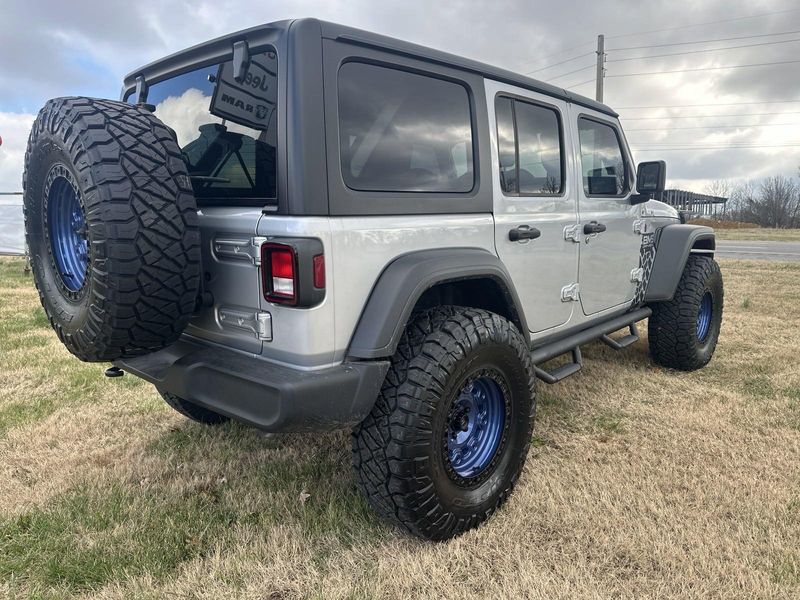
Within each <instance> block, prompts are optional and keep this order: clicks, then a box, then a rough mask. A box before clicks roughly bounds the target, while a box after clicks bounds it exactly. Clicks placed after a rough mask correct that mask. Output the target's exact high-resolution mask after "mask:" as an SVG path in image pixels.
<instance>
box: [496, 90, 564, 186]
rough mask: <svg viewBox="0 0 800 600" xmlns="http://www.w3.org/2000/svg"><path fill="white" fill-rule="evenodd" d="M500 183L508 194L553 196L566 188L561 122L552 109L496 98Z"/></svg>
mask: <svg viewBox="0 0 800 600" xmlns="http://www.w3.org/2000/svg"><path fill="white" fill-rule="evenodd" d="M495 115H496V118H497V144H498V148H497V150H498V156H499V160H500V185H501V187H502V188H503V191H504V192H505V193H507V194H522V195H543V196H554V195H558V194H560V193H561V192H562V190H563V188H564V183H563V176H562V164H561V154H562V152H561V124H560V121H559V116H558V112H556V111H555V110H554V109H552V108H547V107H545V106H539V105H538V104H530V103H528V102H523V101H520V100H512V99H511V98H505V97H500V98H498V99H497V100H496V101H495Z"/></svg>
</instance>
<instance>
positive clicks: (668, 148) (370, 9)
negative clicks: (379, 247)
mask: <svg viewBox="0 0 800 600" xmlns="http://www.w3.org/2000/svg"><path fill="white" fill-rule="evenodd" d="M0 14H1V16H2V18H0V40H1V42H0V136H2V138H3V145H2V146H1V147H0V191H16V190H19V189H20V188H21V172H22V158H23V154H24V150H25V144H26V141H27V135H28V131H29V129H30V125H31V122H32V121H33V118H34V115H35V113H36V112H37V111H38V109H39V108H40V107H41V105H42V104H43V102H44V101H45V100H46V99H48V98H51V97H54V96H63V95H88V96H98V97H108V98H117V97H118V95H119V90H120V83H121V80H122V77H123V76H124V75H125V74H126V73H128V72H129V71H131V70H133V69H135V68H136V67H138V66H140V65H142V64H144V63H147V62H149V61H151V60H153V59H155V58H158V57H160V56H163V55H165V54H168V53H171V52H174V51H177V50H180V49H182V48H185V47H188V46H191V45H193V44H196V43H199V42H201V41H204V40H206V39H209V38H213V37H216V36H219V35H222V34H226V33H229V32H232V31H236V30H238V29H243V28H246V27H250V26H252V25H255V24H259V23H265V22H269V21H274V20H279V19H284V18H293V17H301V16H316V17H319V18H322V19H326V20H331V21H336V22H340V23H345V24H348V25H352V26H356V27H361V28H365V29H369V30H372V31H376V32H379V33H383V34H387V35H391V36H395V37H398V38H402V39H406V40H410V41H413V42H416V43H419V44H424V45H428V46H432V47H435V48H439V49H442V50H446V51H449V52H453V53H456V54H460V55H464V56H468V57H470V58H475V59H478V60H481V61H484V62H488V63H492V64H496V65H499V66H501V67H505V68H508V69H511V70H514V71H518V72H522V73H529V72H532V76H534V77H537V78H539V79H542V80H545V81H552V82H553V83H554V84H558V85H560V86H565V87H572V86H576V85H577V87H574V88H573V89H574V90H575V91H577V92H579V93H583V94H586V95H589V96H592V95H593V94H594V81H593V78H594V67H593V64H594V54H593V50H594V47H595V44H596V37H597V34H600V33H602V34H604V35H606V38H607V41H606V47H607V50H608V61H609V62H608V64H607V69H608V71H607V74H608V78H607V79H606V97H605V100H606V102H607V103H608V104H610V105H611V106H612V107H614V108H616V109H617V110H618V111H619V112H620V114H621V115H622V119H623V124H624V126H625V129H626V131H627V135H628V140H629V142H630V144H631V146H632V147H633V148H634V155H635V159H636V160H637V161H639V160H648V159H655V158H663V159H665V160H667V162H668V185H669V186H670V187H681V188H685V189H693V190H696V191H703V190H704V189H705V187H706V186H707V185H708V183H709V182H710V181H711V180H715V179H731V180H740V179H745V178H750V179H758V178H760V177H764V176H767V175H771V174H774V173H783V174H786V175H792V176H794V175H796V174H797V169H798V166H800V5H798V4H797V2H796V0H763V1H760V0H750V1H740V0H704V1H703V2H697V1H695V0H692V1H688V0H647V1H642V0H596V1H594V2H591V3H589V2H585V1H582V0H561V1H559V2H541V1H538V0H494V1H493V2H485V1H471V0H460V1H459V0H453V1H450V2H440V3H437V2H431V1H430V0H423V1H419V0H402V1H394V2H388V1H386V2H375V1H374V0H353V1H350V2H343V1H339V0H324V1H323V0H318V1H312V0H293V1H283V0H280V1H269V0H260V1H258V2H244V1H236V0H213V1H206V0H193V1H184V0H158V1H146V0H137V1H135V2H131V1H130V0H125V1H117V0H95V1H90V0H81V1H78V2H69V3H65V2H60V1H59V2H57V1H56V0H2V10H1V11H0ZM709 40H717V41H709ZM695 42H702V43H695ZM734 46H736V47H735V48H734ZM722 48H725V49H724V50H723V49H722ZM711 49H714V50H711ZM709 50H711V51H709ZM656 55H657V56H656ZM664 55H669V56H664ZM648 56H650V57H652V58H644V57H648ZM568 59H574V60H568ZM555 63H560V64H555ZM767 63H781V64H767ZM549 65H554V66H551V68H546V69H542V67H547V66H549ZM731 65H751V66H746V67H742V66H739V67H737V68H731V69H727V68H719V67H727V66H731ZM755 65H758V66H755ZM654 72H655V73H657V74H645V75H635V76H628V75H630V74H634V73H636V74H640V73H654ZM584 82H588V83H584ZM579 84H582V85H579ZM686 105H694V106H692V107H687V106H686ZM638 107H651V108H638ZM731 146H733V147H734V148H731Z"/></svg>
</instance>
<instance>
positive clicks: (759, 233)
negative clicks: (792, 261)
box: [716, 228, 800, 242]
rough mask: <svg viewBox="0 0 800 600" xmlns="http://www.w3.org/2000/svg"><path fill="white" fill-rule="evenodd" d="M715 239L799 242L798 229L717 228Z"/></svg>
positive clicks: (799, 232) (799, 231) (799, 233)
mask: <svg viewBox="0 0 800 600" xmlns="http://www.w3.org/2000/svg"><path fill="white" fill-rule="evenodd" d="M716 234H717V239H720V240H732V241H736V240H740V241H747V242H762V241H763V242H800V229H763V228H755V229H719V230H716Z"/></svg>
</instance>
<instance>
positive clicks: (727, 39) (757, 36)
mask: <svg viewBox="0 0 800 600" xmlns="http://www.w3.org/2000/svg"><path fill="white" fill-rule="evenodd" d="M795 33H800V29H797V30H795V31H784V32H781V33H762V34H760V35H742V36H738V37H728V38H715V39H713V40H697V41H695V42H673V43H672V44H653V45H651V46H627V47H624V48H609V52H611V51H614V52H619V51H622V50H648V49H650V48H667V47H668V46H689V45H692V44H708V43H712V42H732V41H735V40H749V39H753V38H762V37H774V36H779V35H792V34H795Z"/></svg>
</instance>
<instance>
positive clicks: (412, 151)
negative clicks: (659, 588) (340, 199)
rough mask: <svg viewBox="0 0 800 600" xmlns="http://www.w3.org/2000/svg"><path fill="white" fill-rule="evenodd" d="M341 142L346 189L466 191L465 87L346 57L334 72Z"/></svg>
mask: <svg viewBox="0 0 800 600" xmlns="http://www.w3.org/2000/svg"><path fill="white" fill-rule="evenodd" d="M338 86H339V146H340V151H341V157H342V176H343V177H344V181H345V183H346V184H347V186H348V187H350V188H352V189H356V190H365V191H387V192H469V191H470V190H471V189H472V187H473V182H474V175H473V163H472V124H471V118H470V104H469V96H468V94H467V90H466V89H465V88H464V87H463V86H461V85H458V84H456V83H452V82H449V81H444V80H441V79H436V78H433V77H426V76H423V75H417V74H414V73H408V72H406V71H399V70H396V69H389V68H385V67H378V66H375V65H368V64H364V63H355V62H350V63H346V64H344V65H343V66H342V68H341V69H340V71H339V83H338Z"/></svg>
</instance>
